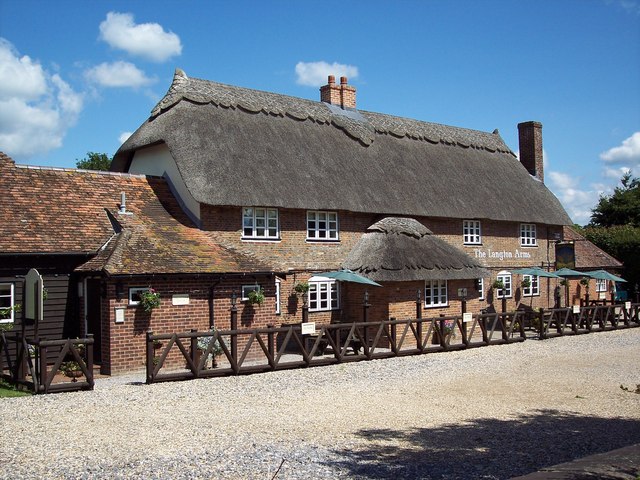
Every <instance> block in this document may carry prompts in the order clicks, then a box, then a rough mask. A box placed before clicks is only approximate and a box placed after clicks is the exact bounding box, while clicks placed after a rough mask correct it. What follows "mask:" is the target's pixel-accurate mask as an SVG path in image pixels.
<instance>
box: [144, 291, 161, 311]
mask: <svg viewBox="0 0 640 480" xmlns="http://www.w3.org/2000/svg"><path fill="white" fill-rule="evenodd" d="M140 306H141V307H142V309H143V310H144V311H145V312H150V311H152V310H153V309H154V308H157V307H159V306H160V294H159V293H158V292H156V291H155V290H154V289H153V288H151V287H149V289H148V290H145V291H144V292H140Z"/></svg>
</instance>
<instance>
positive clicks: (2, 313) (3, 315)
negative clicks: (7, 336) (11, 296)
mask: <svg viewBox="0 0 640 480" xmlns="http://www.w3.org/2000/svg"><path fill="white" fill-rule="evenodd" d="M21 309H22V305H20V304H19V303H16V304H15V305H13V306H11V307H4V308H0V320H2V319H7V318H11V312H16V313H17V312H19V311H20V310H21ZM14 326H15V323H14V322H3V323H0V332H7V331H9V330H13V327H14Z"/></svg>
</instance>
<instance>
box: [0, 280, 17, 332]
mask: <svg viewBox="0 0 640 480" xmlns="http://www.w3.org/2000/svg"><path fill="white" fill-rule="evenodd" d="M15 306H16V305H15V298H14V290H13V283H0V323H13V321H14V308H15Z"/></svg>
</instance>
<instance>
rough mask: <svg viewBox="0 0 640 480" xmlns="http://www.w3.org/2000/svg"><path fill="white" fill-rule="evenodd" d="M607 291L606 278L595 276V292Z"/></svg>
mask: <svg viewBox="0 0 640 480" xmlns="http://www.w3.org/2000/svg"><path fill="white" fill-rule="evenodd" d="M602 292H605V293H606V292H607V280H606V279H604V278H596V293H602Z"/></svg>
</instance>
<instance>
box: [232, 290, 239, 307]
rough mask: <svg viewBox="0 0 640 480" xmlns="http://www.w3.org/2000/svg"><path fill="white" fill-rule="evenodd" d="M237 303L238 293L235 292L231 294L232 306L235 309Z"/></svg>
mask: <svg viewBox="0 0 640 480" xmlns="http://www.w3.org/2000/svg"><path fill="white" fill-rule="evenodd" d="M237 301H238V296H237V295H236V292H235V291H234V292H232V293H231V306H232V307H235V306H236V302H237Z"/></svg>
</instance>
